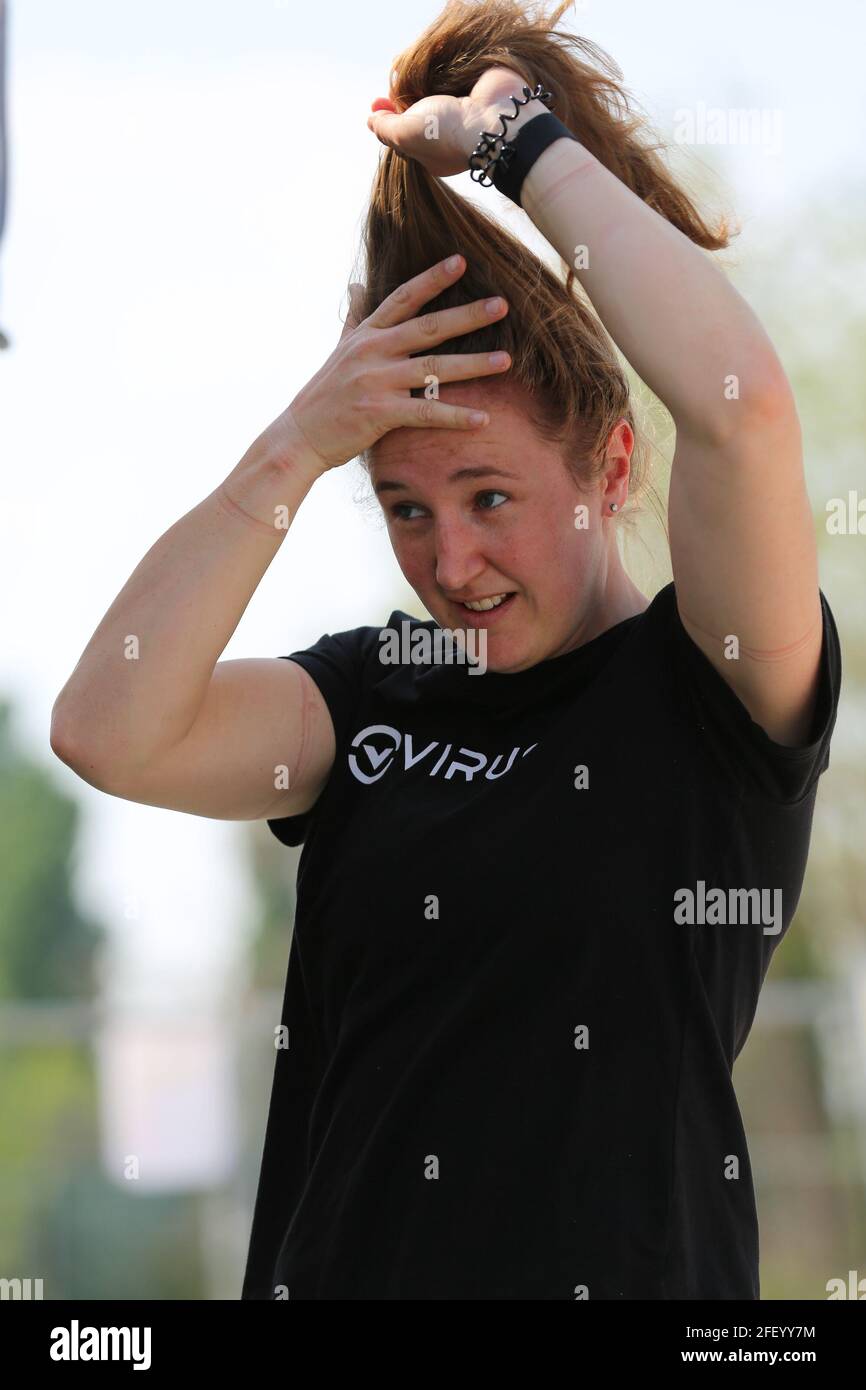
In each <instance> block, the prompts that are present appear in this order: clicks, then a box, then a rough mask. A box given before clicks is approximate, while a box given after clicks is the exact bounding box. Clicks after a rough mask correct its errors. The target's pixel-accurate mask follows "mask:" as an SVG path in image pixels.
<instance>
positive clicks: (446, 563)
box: [434, 518, 487, 594]
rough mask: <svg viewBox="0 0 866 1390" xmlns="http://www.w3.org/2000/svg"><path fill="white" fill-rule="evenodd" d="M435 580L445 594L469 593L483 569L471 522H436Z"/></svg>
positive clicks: (485, 566)
mask: <svg viewBox="0 0 866 1390" xmlns="http://www.w3.org/2000/svg"><path fill="white" fill-rule="evenodd" d="M434 545H435V557H436V559H435V566H436V583H437V584H438V585H439V588H440V589H441V590H442V591H443V593H446V594H465V593H467V592H470V593H471V592H473V590H474V588H475V587H476V585H477V583H478V580H479V578H480V577H481V575H483V574H484V572H485V570H486V568H487V561H486V560H485V558H484V556H483V554H482V553H481V551H480V550H479V547H478V538H477V537H476V536H475V535H474V534H473V530H472V527H471V525H466V526H463V525H461V523H460V522H459V521H455V520H454V519H453V518H452V519H450V520H449V521H447V522H440V524H439V526H438V527H437V529H436V534H435V538H434Z"/></svg>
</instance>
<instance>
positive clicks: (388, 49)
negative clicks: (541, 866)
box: [0, 0, 866, 1000]
mask: <svg viewBox="0 0 866 1390" xmlns="http://www.w3.org/2000/svg"><path fill="white" fill-rule="evenodd" d="M9 8H10V18H9V35H8V47H9V55H8V105H9V138H10V162H11V169H10V187H9V195H8V218H7V232H6V240H5V244H4V246H3V248H2V254H0V325H2V327H3V328H4V330H5V331H6V332H7V334H8V335H9V336H10V338H11V340H12V347H11V350H10V351H8V352H6V353H4V354H0V459H2V465H3V470H2V503H3V506H2V515H3V544H2V564H3V576H2V577H3V590H4V593H5V595H6V621H5V625H4V641H3V643H2V648H0V677H2V685H3V688H4V690H5V691H6V692H7V693H8V694H9V695H10V696H11V697H12V698H13V699H14V700H15V701H16V705H17V712H18V720H19V725H18V727H19V731H20V735H21V737H22V739H23V740H24V741H25V742H26V743H27V744H28V746H29V747H30V748H31V749H32V750H33V751H34V754H35V756H36V757H38V758H42V759H44V761H45V764H46V766H49V767H50V768H51V770H52V772H53V774H54V775H55V776H56V778H57V779H58V783H59V784H61V785H62V786H63V787H64V788H66V789H67V790H68V791H70V792H71V793H72V794H74V795H75V796H76V797H77V798H79V799H80V801H81V803H82V805H83V807H84V810H85V831H86V835H85V843H84V846H83V855H82V861H81V866H80V870H81V871H80V890H81V893H82V895H83V897H84V899H85V902H86V903H87V905H88V906H90V907H91V908H92V910H93V911H95V912H96V913H97V914H98V915H99V917H100V918H101V919H102V920H103V921H104V922H106V923H107V924H108V925H109V926H110V927H111V928H113V929H114V930H115V939H116V942H117V947H118V956H117V961H118V964H119V967H120V968H119V969H118V970H117V971H116V972H115V973H114V976H113V984H114V988H115V990H116V991H118V992H119V993H120V995H121V996H122V997H124V998H126V999H129V998H131V997H133V996H135V997H139V998H141V999H143V1000H144V999H149V998H154V997H156V996H159V997H161V998H163V999H165V998H172V997H174V998H179V997H184V996H185V995H186V996H194V997H198V998H205V997H208V996H209V995H211V993H212V992H213V991H214V990H220V989H226V990H227V991H228V993H229V994H230V995H233V994H234V993H235V992H236V989H237V987H238V983H239V982H238V980H237V978H236V977H235V976H234V974H233V972H234V970H235V969H236V968H237V963H238V958H239V956H238V953H239V949H240V944H241V938H242V934H243V932H244V931H245V930H247V929H248V928H249V927H250V926H251V925H252V922H253V913H254V911H255V900H254V898H253V896H252V893H251V888H250V885H249V883H248V882H247V880H246V878H245V876H244V872H243V867H242V864H243V856H242V854H241V853H240V837H241V835H243V834H247V833H250V832H249V828H248V827H241V826H237V825H233V824H230V823H225V822H218V821H210V820H205V819H201V818H197V817H193V816H184V815H179V814H177V813H172V812H168V811H161V810H158V809H154V808H151V807H142V806H136V805H132V804H129V803H125V802H122V801H120V800H117V799H114V798H110V797H107V796H105V795H102V794H100V793H98V792H96V791H93V790H92V789H90V788H89V787H88V786H87V785H86V784H85V783H83V782H82V781H80V779H78V778H76V777H75V776H74V775H73V774H72V773H71V772H70V771H68V769H66V768H65V767H64V766H63V765H62V764H61V763H60V762H59V761H58V760H57V759H56V758H55V757H54V756H53V754H52V753H51V750H50V748H49V743H48V736H49V718H50V711H51V706H52V704H53V701H54V698H55V696H56V695H57V692H58V691H59V689H60V687H61V686H62V685H63V683H64V682H65V680H66V679H67V677H68V676H69V674H70V672H71V671H72V668H73V666H74V665H75V663H76V661H77V660H78V657H79V656H80V654H81V652H82V650H83V648H84V646H85V645H86V643H87V641H88V640H89V638H90V636H91V634H92V632H93V630H94V628H95V627H96V626H97V624H98V622H99V620H100V619H101V617H102V615H103V614H104V612H105V611H106V609H107V608H108V607H109V605H110V603H111V602H112V600H113V599H114V597H115V595H116V594H117V593H118V591H119V590H120V588H121V587H122V586H123V584H124V583H125V581H126V579H127V578H128V576H129V574H130V573H131V572H132V570H133V569H134V568H135V566H136V565H137V563H138V561H139V560H140V559H141V557H142V556H143V555H144V553H145V552H146V551H147V550H148V549H149V548H150V546H151V545H152V544H153V543H154V542H155V541H156V540H157V539H158V537H159V536H160V535H161V534H162V533H163V532H164V531H165V530H166V529H167V528H168V527H169V526H170V525H171V524H172V523H173V522H174V521H176V520H177V519H178V518H179V517H180V516H181V515H183V514H184V513H185V512H186V511H188V510H189V509H190V508H191V507H193V506H194V505H196V503H198V502H199V501H200V500H201V499H202V498H203V497H204V496H205V495H206V494H207V493H209V492H211V491H212V490H213V488H214V487H215V486H216V485H217V483H218V482H220V481H221V479H222V478H224V477H225V476H226V475H227V474H228V473H229V472H230V471H231V469H232V468H233V467H234V465H235V464H236V462H237V461H238V459H239V458H240V457H241V455H242V454H243V453H244V452H245V450H246V448H247V447H248V445H249V444H250V443H251V442H252V440H253V439H254V438H255V437H256V435H258V434H259V433H260V432H261V430H262V429H264V428H265V426H266V425H267V424H268V423H269V422H270V421H271V420H272V419H273V418H274V417H275V416H276V415H278V414H279V413H280V412H281V411H282V410H283V409H284V408H285V406H286V405H287V404H288V403H289V401H290V400H291V398H292V396H293V395H294V394H295V393H296V392H297V391H298V390H300V388H301V387H302V386H303V385H304V383H305V381H306V380H307V379H308V378H309V377H310V376H311V375H312V374H313V373H314V372H315V371H316V370H317V369H318V367H319V366H320V365H321V363H322V362H323V361H324V360H325V358H326V357H327V356H328V355H329V353H330V352H331V350H332V348H333V346H334V344H335V342H336V340H337V338H338V336H339V332H340V314H341V312H342V310H343V309H344V292H345V288H346V285H347V283H348V280H349V278H350V276H351V270H352V265H353V260H354V256H355V252H356V243H357V233H358V229H359V226H360V222H361V217H362V214H363V211H364V207H365V202H366V198H367V196H368V194H369V189H370V185H371V181H372V177H373V173H374V169H375V166H376V162H377V159H378V154H379V149H380V147H379V145H378V144H377V142H376V140H375V138H374V136H373V135H372V134H371V133H370V132H369V131H368V130H367V128H366V124H365V120H366V115H367V112H368V110H369V106H370V102H371V101H372V99H373V98H374V97H375V96H377V95H384V94H385V93H387V89H388V74H389V71H390V65H391V60H392V58H393V57H394V56H395V55H396V54H397V53H398V52H399V51H400V50H401V49H402V48H404V47H405V46H406V45H407V44H408V43H409V42H411V41H412V40H413V39H414V38H416V37H417V36H418V34H420V32H421V31H422V30H423V29H424V28H425V27H426V25H427V24H428V23H429V22H430V20H431V19H433V18H434V17H435V15H436V14H437V13H438V12H439V8H440V5H439V3H438V0H432V2H431V3H426V2H425V3H420V0H399V3H397V0H377V3H376V4H374V5H358V4H355V3H351V4H350V3H348V0H335V3H334V4H332V5H330V6H327V7H325V6H309V5H303V4H301V3H295V2H294V0H286V2H285V3H284V2H283V0H274V3H266V0H244V3H240V0H236V3H230V2H229V0H147V3H144V0H76V3H74V4H73V3H70V2H69V0H12V3H10V7H9ZM564 23H565V24H566V26H567V27H569V28H573V29H575V30H577V31H579V32H583V33H585V34H586V35H587V36H588V37H590V38H592V39H593V40H595V41H596V42H598V43H600V44H601V45H602V47H604V48H606V49H607V50H608V51H609V52H610V53H611V54H612V55H613V56H614V58H615V59H616V61H617V62H618V63H619V65H620V67H621V68H622V70H623V72H624V75H625V81H626V84H627V85H628V86H629V88H630V89H631V90H632V91H633V92H634V94H635V96H636V97H637V98H638V100H639V101H640V102H641V103H642V104H643V106H644V107H645V109H646V110H647V112H648V113H649V115H650V117H651V119H652V120H653V121H654V123H655V124H656V126H657V128H658V129H659V131H660V133H661V134H662V135H663V136H666V137H668V138H670V135H671V131H672V128H673V123H674V119H675V116H674V113H675V112H676V111H677V109H678V108H682V107H690V108H692V109H697V107H698V105H699V104H700V103H704V104H705V105H706V106H718V105H721V106H725V107H739V106H757V107H760V108H762V109H764V110H766V111H768V112H775V111H779V112H781V116H782V127H781V129H782V147H781V150H780V151H774V150H772V149H769V148H762V147H761V146H743V145H741V146H732V147H729V148H727V149H721V150H720V149H718V148H715V149H713V150H712V151H710V152H709V158H710V161H711V166H715V167H721V168H722V169H723V170H724V173H725V178H726V179H727V182H728V186H729V189H730V191H731V192H732V194H733V199H734V203H735V206H736V210H737V212H738V213H739V214H740V215H741V216H742V217H743V218H744V219H745V221H746V230H745V231H744V234H743V236H742V238H741V239H740V243H739V248H740V252H741V254H743V255H746V254H747V253H748V251H749V248H750V247H752V248H754V247H755V246H757V245H758V244H759V243H760V241H761V239H762V238H763V239H764V240H766V239H768V238H769V239H770V241H771V240H772V235H773V231H774V228H775V227H778V226H781V225H782V224H783V223H784V221H785V219H786V218H787V216H788V215H789V214H790V213H791V212H792V211H793V210H794V209H795V207H796V206H797V205H798V204H799V203H800V202H801V200H805V199H806V198H814V197H815V196H816V195H820V194H821V192H822V190H826V193H827V197H828V198H830V199H832V200H834V202H835V201H837V200H838V199H839V197H840V196H842V195H841V193H840V190H842V191H844V187H845V181H846V178H847V177H849V171H851V170H855V171H857V174H858V177H860V176H861V171H862V168H863V151H862V141H863V132H864V129H866V120H864V114H866V113H864V88H863V83H862V80H861V74H860V58H859V55H860V54H862V52H863V49H864V38H866V7H864V6H863V4H862V3H859V0H825V3H824V4H822V5H821V6H820V8H816V7H815V6H814V5H813V4H806V3H804V2H803V0H797V2H796V3H787V4H785V5H781V4H780V3H778V0H729V2H728V3H727V4H725V5H723V6H714V7H710V8H707V7H706V6H701V5H698V4H695V3H694V0H656V3H654V4H652V5H649V4H646V3H645V0H622V2H621V3H619V4H613V3H610V4H601V3H594V4H593V3H587V4H577V5H576V6H574V7H573V9H572V11H571V12H569V14H568V15H567V16H566V19H565V21H564ZM697 153H698V154H699V155H700V154H701V151H698V152H697ZM463 185H465V189H464V187H463ZM458 187H460V188H461V191H467V192H470V193H471V194H472V195H473V196H477V195H478V193H479V190H478V189H477V188H476V186H475V185H473V184H472V183H471V181H470V180H469V178H468V175H467V176H464V177H463V178H462V179H461V181H460V182H459V183H458ZM489 193H490V190H486V191H483V196H487V195H488V194H489ZM494 197H495V198H496V200H497V204H498V205H499V206H500V207H501V206H502V201H501V200H500V199H499V197H498V195H494ZM359 485H360V474H359V470H358V467H357V465H355V464H351V465H348V466H347V467H346V468H344V469H341V470H338V471H337V472H336V473H333V474H331V475H330V476H329V477H328V478H326V479H324V480H322V481H321V482H319V483H318V484H317V485H316V487H315V489H314V490H313V493H312V494H311V495H310V496H309V497H308V499H307V500H306V501H305V503H304V506H303V508H302V510H301V513H300V514H299V516H298V518H297V520H296V522H295V523H294V524H293V526H292V528H291V531H290V534H289V536H288V538H287V540H286V542H285V543H284V545H283V547H282V549H281V551H280V553H279V554H278V556H277V558H276V559H275V561H274V563H273V564H272V566H271V568H270V570H269V571H268V573H267V574H266V576H265V578H264V580H263V581H262V583H261V585H260V586H259V589H258V590H257V592H256V594H255V595H254V597H253V599H252V602H251V603H250V605H249V608H248V610H247V612H246V614H245V616H244V618H243V619H242V621H241V624H240V627H239V629H238V631H237V632H236V634H235V636H234V638H233V639H232V641H231V643H230V644H229V646H228V647H227V649H226V652H225V653H224V655H225V656H226V657H241V656H252V655H274V656H276V655H279V654H280V653H285V652H290V651H292V650H295V649H298V648H300V647H302V646H305V645H308V644H309V643H311V642H313V641H315V640H316V639H317V638H318V637H319V636H320V635H321V634H322V633H323V632H326V631H339V630H341V629H343V628H348V627H354V626H357V625H359V624H362V623H374V622H380V621H382V620H383V619H384V618H385V617H387V614H388V613H389V612H390V610H391V609H392V608H393V607H394V606H401V607H409V608H410V609H411V610H412V611H415V612H421V611H422V610H421V609H420V608H419V606H418V604H417V602H415V604H414V608H413V606H412V605H413V596H412V595H411V592H410V591H409V590H408V589H407V588H406V586H405V583H404V581H403V579H402V576H401V575H400V573H399V570H398V569H397V567H396V564H395V562H394V560H393V557H392V556H391V552H390V547H389V545H388V541H387V535H386V533H385V531H384V529H382V528H381V527H380V525H379V523H377V522H376V521H374V520H372V519H370V518H369V517H365V515H364V513H363V512H362V510H361V509H360V508H359V507H358V505H357V503H356V502H355V501H354V500H353V497H354V495H355V494H356V493H357V490H358V488H359ZM254 833H257V834H262V835H268V834H269V832H268V830H267V829H266V827H265V826H264V824H263V823H262V824H261V825H259V826H256V827H255V828H254Z"/></svg>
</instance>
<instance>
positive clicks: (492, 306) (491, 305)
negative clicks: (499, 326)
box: [484, 299, 502, 314]
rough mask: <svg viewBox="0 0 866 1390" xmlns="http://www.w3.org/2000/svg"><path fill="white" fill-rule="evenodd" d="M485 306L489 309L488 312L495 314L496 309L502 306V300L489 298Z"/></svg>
mask: <svg viewBox="0 0 866 1390" xmlns="http://www.w3.org/2000/svg"><path fill="white" fill-rule="evenodd" d="M484 307H485V309H486V310H487V312H488V314H495V313H496V311H497V310H498V309H500V308H501V307H502V300H501V299H488V300H487V302H486V304H485V305H484Z"/></svg>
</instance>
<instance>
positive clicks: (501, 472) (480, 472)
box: [373, 468, 520, 497]
mask: <svg viewBox="0 0 866 1390" xmlns="http://www.w3.org/2000/svg"><path fill="white" fill-rule="evenodd" d="M463 478H513V479H514V481H515V482H520V478H519V475H518V474H517V473H507V472H506V471H505V469H504V468H458V469H457V472H456V473H451V474H449V476H448V479H447V481H448V482H449V483H459V482H460V481H461V480H462V479H463ZM373 491H374V492H375V493H376V496H377V497H379V496H380V495H381V494H382V493H383V492H401V491H402V492H408V491H410V485H409V483H397V482H394V481H393V480H392V479H390V478H383V479H382V481H381V482H379V483H377V484H376V485H375V487H374V489H373Z"/></svg>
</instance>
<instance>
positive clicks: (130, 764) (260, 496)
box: [51, 431, 320, 769]
mask: <svg viewBox="0 0 866 1390" xmlns="http://www.w3.org/2000/svg"><path fill="white" fill-rule="evenodd" d="M319 471H320V470H317V460H316V459H315V457H314V456H313V455H312V454H311V452H310V451H309V450H307V449H306V447H305V446H303V447H302V446H300V445H299V444H298V443H296V442H295V441H294V439H292V440H291V441H290V443H289V444H288V445H287V447H286V448H285V449H282V448H281V449H280V450H279V451H278V450H277V449H276V448H275V446H274V441H273V439H272V437H271V436H270V435H269V434H268V432H267V431H266V432H265V434H264V435H262V436H260V437H259V439H258V440H256V441H255V442H254V443H253V445H252V446H251V447H250V449H249V450H248V451H247V453H246V454H245V455H244V457H243V458H242V459H241V461H240V463H239V464H238V465H237V467H236V468H235V469H234V470H233V471H232V472H231V473H230V474H229V475H228V477H227V478H226V479H225V480H224V482H223V483H221V484H220V485H219V487H218V488H216V489H214V491H213V492H212V493H210V494H209V496H207V497H205V498H204V500H203V501H202V502H200V503H199V504H198V506H196V507H194V508H193V509H192V510H191V511H189V512H187V514H186V515H185V516H182V517H181V518H180V520H179V521H176V522H175V523H174V525H173V526H171V527H170V528H169V529H168V530H167V531H166V532H165V534H164V535H163V536H161V537H160V538H159V540H158V541H157V542H156V543H155V545H153V546H152V547H151V549H150V550H149V551H148V552H147V554H146V555H145V556H144V558H143V559H142V560H141V562H140V564H139V565H138V566H137V567H136V569H135V570H134V571H133V573H132V574H131V576H130V578H129V579H128V580H127V582H126V584H125V585H124V587H123V588H122V589H121V591H120V593H119V594H118V596H117V598H116V599H115V600H114V602H113V603H112V605H111V607H110V608H109V609H108V612H107V613H106V614H105V616H104V618H103V619H102V621H101V623H100V624H99V626H98V627H97V629H96V631H95V632H94V634H93V636H92V637H91V639H90V641H89V643H88V645H87V647H86V648H85V650H84V652H83V653H82V656H81V658H80V659H79V661H78V664H77V665H76V667H75V670H74V671H73V672H72V675H71V676H70V677H69V680H68V681H67V682H66V684H65V686H64V687H63V689H62V690H61V692H60V694H59V695H58V697H57V700H56V701H55V704H54V710H53V712H52V726H51V742H52V747H54V749H55V751H56V752H57V753H58V756H60V757H62V758H63V759H64V761H67V762H70V763H73V762H76V761H77V762H81V761H82V760H83V761H84V762H86V763H87V765H88V767H99V766H105V765H109V764H110V765H111V766H112V768H116V767H117V766H118V765H119V766H122V767H124V768H130V769H131V768H134V767H137V766H141V765H143V764H145V763H146V762H147V760H148V759H149V758H150V757H152V756H153V755H154V754H156V753H158V752H161V751H162V750H164V749H167V748H169V747H172V746H174V744H175V743H176V742H178V741H179V740H180V739H181V738H183V737H184V735H185V734H186V733H187V732H188V730H189V728H190V726H191V725H192V723H193V721H194V720H195V718H196V715H197V713H198V711H199V710H200V708H201V705H202V702H203V700H204V698H205V695H206V692H207V689H208V684H209V682H210V679H211V676H212V674H213V670H214V666H215V665H216V663H217V661H218V660H219V658H220V656H221V655H222V653H223V651H224V649H225V647H226V644H227V643H228V641H229V638H230V637H231V635H232V633H233V632H234V630H235V628H236V627H237V625H238V623H239V622H240V619H241V616H242V614H243V612H244V610H245V609H246V607H247V604H248V603H249V601H250V599H251V598H252V596H253V594H254V593H255V590H256V588H257V587H258V585H259V582H260V580H261V579H262V576H263V575H264V573H265V571H266V570H267V568H268V566H269V565H270V563H271V561H272V560H273V558H274V556H275V555H276V553H277V551H278V550H279V548H280V546H281V544H282V542H283V540H284V539H285V536H286V533H287V529H288V526H289V525H290V524H291V522H292V520H293V519H294V517H295V515H296V514H297V510H298V508H299V506H300V505H301V503H302V501H303V499H304V497H305V496H306V494H307V492H308V491H309V489H310V488H311V487H312V485H313V482H314V481H315V479H316V477H317V476H318V475H319Z"/></svg>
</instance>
